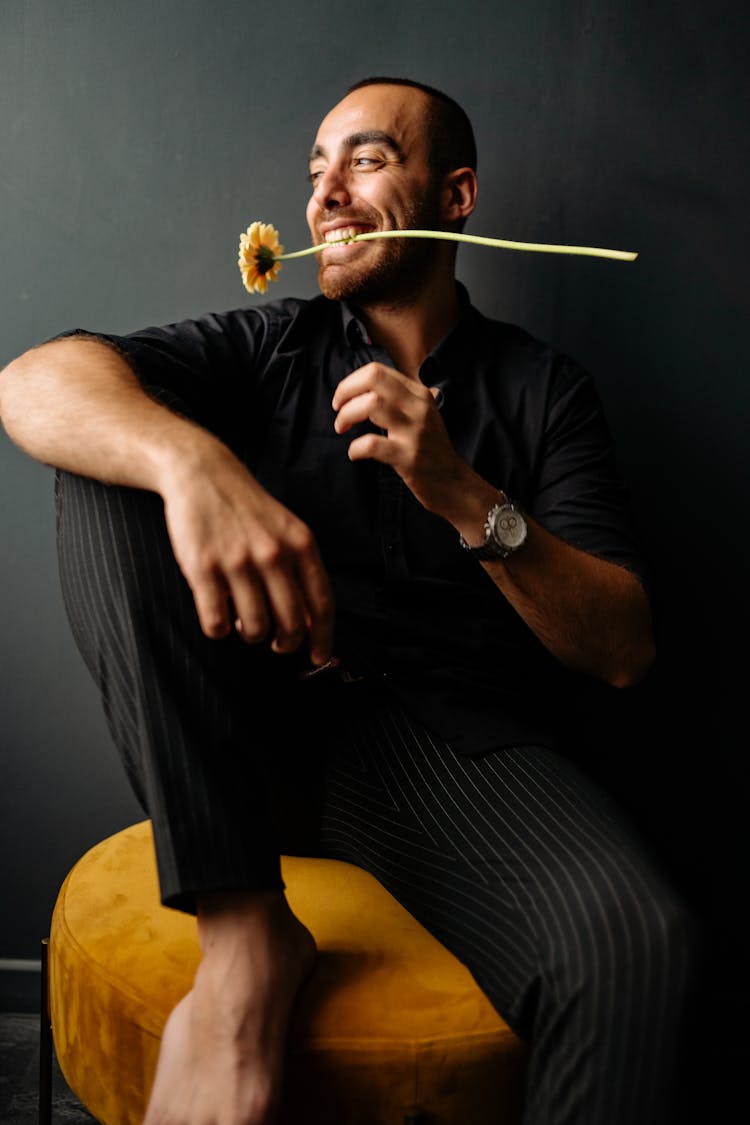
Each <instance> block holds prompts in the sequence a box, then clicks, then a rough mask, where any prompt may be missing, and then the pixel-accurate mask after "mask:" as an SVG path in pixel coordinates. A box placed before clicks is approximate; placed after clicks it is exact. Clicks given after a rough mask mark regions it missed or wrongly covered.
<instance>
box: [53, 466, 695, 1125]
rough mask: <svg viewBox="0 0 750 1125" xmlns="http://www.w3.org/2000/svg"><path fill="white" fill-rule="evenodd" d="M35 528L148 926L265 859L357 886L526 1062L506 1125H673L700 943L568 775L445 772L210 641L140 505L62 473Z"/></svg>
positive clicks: (597, 802)
mask: <svg viewBox="0 0 750 1125" xmlns="http://www.w3.org/2000/svg"><path fill="white" fill-rule="evenodd" d="M56 506H57V530H58V552H59V562H60V575H61V582H62V590H63V596H64V601H65V605H66V608H67V612H68V615H69V620H70V623H71V627H72V630H73V634H74V636H75V639H76V642H77V644H78V646H79V648H80V650H81V653H82V655H83V657H84V660H85V661H86V664H87V666H88V668H89V670H90V671H91V673H92V675H93V677H94V679H95V681H96V683H97V685H98V688H99V691H100V693H101V698H102V703H103V706H104V709H105V713H106V716H107V721H108V724H109V729H110V731H111V733H112V737H113V740H114V742H115V745H116V747H117V749H118V750H119V752H120V755H121V757H122V761H123V764H124V767H125V769H126V771H127V774H128V777H129V779H130V781H131V784H132V785H133V787H134V790H135V792H136V794H137V796H138V798H139V800H140V801H141V803H142V805H143V807H144V810H145V811H146V813H147V815H148V816H149V817H150V818H151V820H152V822H153V827H154V838H155V844H156V854H157V862H158V868H159V878H160V887H161V894H162V899H163V901H164V902H165V903H166V904H168V905H170V906H174V907H176V908H178V909H182V910H189V911H190V910H194V909H195V904H196V897H197V896H199V895H200V893H201V892H202V891H206V890H209V889H215V888H221V887H224V888H228V887H232V888H238V887H240V888H248V889H273V888H279V889H282V888H283V882H282V879H281V873H280V862H279V855H280V854H284V853H290V854H295V853H296V854H317V855H322V856H330V857H333V858H338V859H343V860H346V861H348V862H352V863H355V864H358V865H359V866H361V867H363V868H365V869H367V870H368V871H370V872H371V873H372V874H373V875H374V876H375V877H376V878H377V879H378V880H379V881H380V882H381V883H383V885H384V886H385V887H386V888H387V889H388V890H389V891H390V892H391V893H392V894H393V895H394V896H395V897H396V898H397V899H398V900H399V901H400V902H401V903H402V904H403V905H404V906H405V907H406V909H407V910H409V911H410V912H411V913H412V914H413V915H414V916H415V917H416V918H417V919H419V920H420V921H421V922H422V923H423V924H424V925H425V926H426V927H427V929H428V930H430V931H431V932H432V933H433V934H434V935H435V936H436V937H437V938H438V939H439V940H441V941H442V942H443V943H444V944H445V945H446V946H447V947H448V948H449V949H451V950H452V951H453V952H454V953H455V954H456V956H457V957H458V958H459V959H460V960H461V961H462V962H463V963H464V964H466V965H467V966H468V968H469V969H470V971H471V972H472V974H473V976H474V978H475V979H476V981H477V983H478V984H479V985H480V987H481V988H482V989H483V991H484V992H485V994H486V995H487V996H488V998H489V999H490V1001H491V1002H492V1003H493V1005H494V1006H495V1007H496V1009H497V1011H498V1012H499V1013H500V1014H501V1015H502V1016H503V1018H504V1019H505V1020H506V1021H507V1022H508V1023H509V1024H510V1026H511V1027H512V1028H513V1029H514V1030H515V1031H516V1033H517V1034H518V1035H519V1036H520V1037H521V1038H523V1039H524V1040H525V1041H526V1042H527V1043H528V1044H529V1048H530V1053H529V1063H528V1070H527V1088H526V1097H525V1109H524V1118H523V1120H524V1125H652V1123H653V1125H656V1123H657V1122H658V1123H659V1125H665V1123H671V1122H673V1121H676V1120H677V1113H678V1105H679V1101H678V1088H679V1086H680V1084H681V1081H682V1077H683V1075H682V1071H681V1065H682V1063H683V1061H684V1058H685V1049H686V1046H687V1044H686V1033H687V1030H688V1029H689V1027H690V1015H691V1012H692V1003H693V994H694V991H695V979H696V970H697V965H698V962H699V959H700V958H699V951H700V944H701V942H700V934H699V932H698V927H697V924H696V922H695V920H694V919H693V917H692V915H691V913H690V911H689V910H688V909H687V908H686V906H685V905H684V904H683V902H682V901H681V899H680V896H679V895H678V894H677V893H676V891H675V890H674V889H673V887H672V886H671V885H670V881H669V878H668V877H667V876H666V874H665V873H664V872H663V871H662V870H661V867H660V864H659V863H658V861H657V860H656V859H655V858H654V857H653V856H652V855H651V854H650V852H649V849H648V847H647V846H646V845H645V844H644V843H643V842H642V840H641V839H640V838H639V836H638V834H637V832H636V831H635V830H634V829H633V828H632V827H631V826H630V824H629V823H628V821H627V819H626V817H625V816H624V815H623V814H622V813H621V811H620V810H619V808H618V807H617V805H616V804H615V803H614V802H613V801H612V800H611V799H610V798H609V797H608V796H607V795H606V794H605V793H604V792H602V791H601V790H600V789H599V788H598V787H597V786H596V785H595V784H594V783H593V782H592V781H591V780H590V779H589V778H588V776H587V775H586V774H584V773H583V772H582V771H580V770H579V769H578V768H577V767H576V766H574V765H573V764H572V763H571V762H569V761H568V760H566V759H565V758H564V757H562V756H560V755H558V754H556V753H554V752H552V751H551V750H549V749H547V748H545V747H542V746H538V747H529V746H524V747H520V748H507V749H502V750H498V751H495V752H492V753H489V754H486V755H483V756H481V757H479V758H469V757H465V756H462V755H459V754H457V753H455V752H454V751H453V750H452V749H451V747H450V746H448V745H447V744H445V743H444V742H443V741H441V740H440V739H439V738H437V737H435V736H434V735H433V734H431V733H430V732H429V731H428V730H427V729H426V728H424V727H422V726H421V725H420V724H418V723H417V722H415V721H414V719H412V718H411V717H410V716H408V715H407V714H405V712H404V711H403V710H402V709H401V707H400V706H399V705H397V704H396V703H394V702H392V701H390V700H389V699H388V698H386V697H385V695H384V694H383V691H382V689H381V688H379V687H377V686H374V685H372V684H369V683H367V682H365V683H362V684H351V685H344V684H342V683H340V682H339V681H336V682H335V683H333V682H331V681H328V682H326V680H325V677H324V676H321V677H313V678H312V679H311V680H309V681H300V679H299V677H298V671H299V666H300V665H299V661H298V659H297V658H296V657H278V656H275V655H272V654H270V653H269V652H268V651H267V650H266V649H264V648H262V647H254V646H246V645H244V644H243V643H242V642H241V641H240V640H239V639H238V638H236V637H230V638H227V639H226V640H223V641H218V642H217V641H210V640H208V639H207V638H206V637H204V636H203V634H202V633H201V631H200V628H199V625H198V620H197V616H196V613H195V609H194V606H193V602H192V597H191V594H190V591H189V589H188V587H187V583H186V582H185V580H184V578H183V577H182V575H181V573H180V572H179V569H178V568H177V565H176V563H175V561H174V557H173V554H172V550H171V546H170V544H169V539H168V536H167V533H166V528H165V523H164V515H163V509H162V504H161V500H160V499H159V498H158V497H157V496H155V495H153V494H151V493H145V492H138V491H135V490H129V489H121V488H116V487H111V486H105V485H101V484H99V483H97V482H94V481H90V480H86V479H83V478H80V477H75V476H71V475H68V474H63V473H59V474H58V476H57V480H56ZM467 1125H470V1123H467ZM471 1125H473V1123H471ZM477 1125H479V1123H477ZM481 1125H491V1122H490V1121H489V1120H488V1121H487V1122H486V1123H485V1122H482V1123H481Z"/></svg>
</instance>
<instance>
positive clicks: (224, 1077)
mask: <svg viewBox="0 0 750 1125" xmlns="http://www.w3.org/2000/svg"><path fill="white" fill-rule="evenodd" d="M198 932H199V936H200V939H201V945H202V947H203V960H202V961H201V963H200V965H199V967H198V971H197V973H196V975H195V981H194V982H193V988H192V990H191V991H190V992H189V993H188V994H187V996H185V997H183V999H182V1000H181V1001H180V1002H179V1004H177V1006H176V1007H175V1009H174V1010H173V1012H172V1013H171V1015H170V1017H169V1019H168V1020H167V1023H166V1026H165V1028H164V1033H163V1035H162V1042H161V1049H160V1052H159V1062H158V1065H157V1069H156V1077H155V1079H154V1084H153V1087H152V1090H151V1097H150V1100H149V1105H148V1109H147V1111H146V1116H145V1118H144V1121H143V1125H271V1123H272V1122H273V1121H274V1119H275V1117H276V1115H277V1111H278V1106H279V1100H280V1095H281V1075H282V1070H283V1061H284V1050H285V1040H286V1032H287V1027H288V1023H289V1016H290V1013H291V1010H292V1006H293V1004H294V999H295V996H296V994H297V991H298V989H299V986H300V984H301V983H302V981H303V980H304V979H305V977H306V976H307V975H308V973H309V972H310V970H311V968H312V966H313V964H314V961H315V955H316V948H315V941H314V939H313V936H312V934H311V933H310V931H309V930H308V929H307V928H306V927H305V926H303V925H302V923H301V922H300V921H299V919H298V918H296V917H295V916H294V914H292V912H291V910H290V909H289V906H288V904H287V902H286V899H285V897H284V895H283V893H282V892H280V891H273V892H270V891H269V892H258V893H256V894H250V895H245V894H242V895H240V894H237V895H230V894H226V895H214V896H209V897H208V898H207V899H206V900H204V901H203V902H202V903H201V909H200V911H199V915H198Z"/></svg>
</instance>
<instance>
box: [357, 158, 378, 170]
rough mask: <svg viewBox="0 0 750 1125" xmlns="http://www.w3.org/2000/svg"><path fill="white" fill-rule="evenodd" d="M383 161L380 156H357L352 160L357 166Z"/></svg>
mask: <svg viewBox="0 0 750 1125" xmlns="http://www.w3.org/2000/svg"><path fill="white" fill-rule="evenodd" d="M382 163H383V161H382V160H381V158H380V157H379V156H355V157H354V159H353V160H352V164H353V166H354V167H355V168H367V167H371V166H373V165H378V164H382Z"/></svg>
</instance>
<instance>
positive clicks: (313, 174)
mask: <svg viewBox="0 0 750 1125" xmlns="http://www.w3.org/2000/svg"><path fill="white" fill-rule="evenodd" d="M322 175H323V169H322V168H315V169H314V170H311V171H309V172H308V173H307V178H308V180H309V181H310V183H311V184H317V182H318V180H319V179H320V177H321V176H322Z"/></svg>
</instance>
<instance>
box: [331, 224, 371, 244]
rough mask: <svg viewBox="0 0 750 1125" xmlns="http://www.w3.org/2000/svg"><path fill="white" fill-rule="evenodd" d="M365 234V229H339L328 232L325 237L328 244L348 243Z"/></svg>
mask: <svg viewBox="0 0 750 1125" xmlns="http://www.w3.org/2000/svg"><path fill="white" fill-rule="evenodd" d="M363 232H364V228H363V227H338V228H337V229H336V230H329V231H326V233H325V234H324V235H323V237H324V239H325V241H326V242H347V241H348V240H349V239H352V238H354V237H355V236H356V235H358V234H362V233H363Z"/></svg>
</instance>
